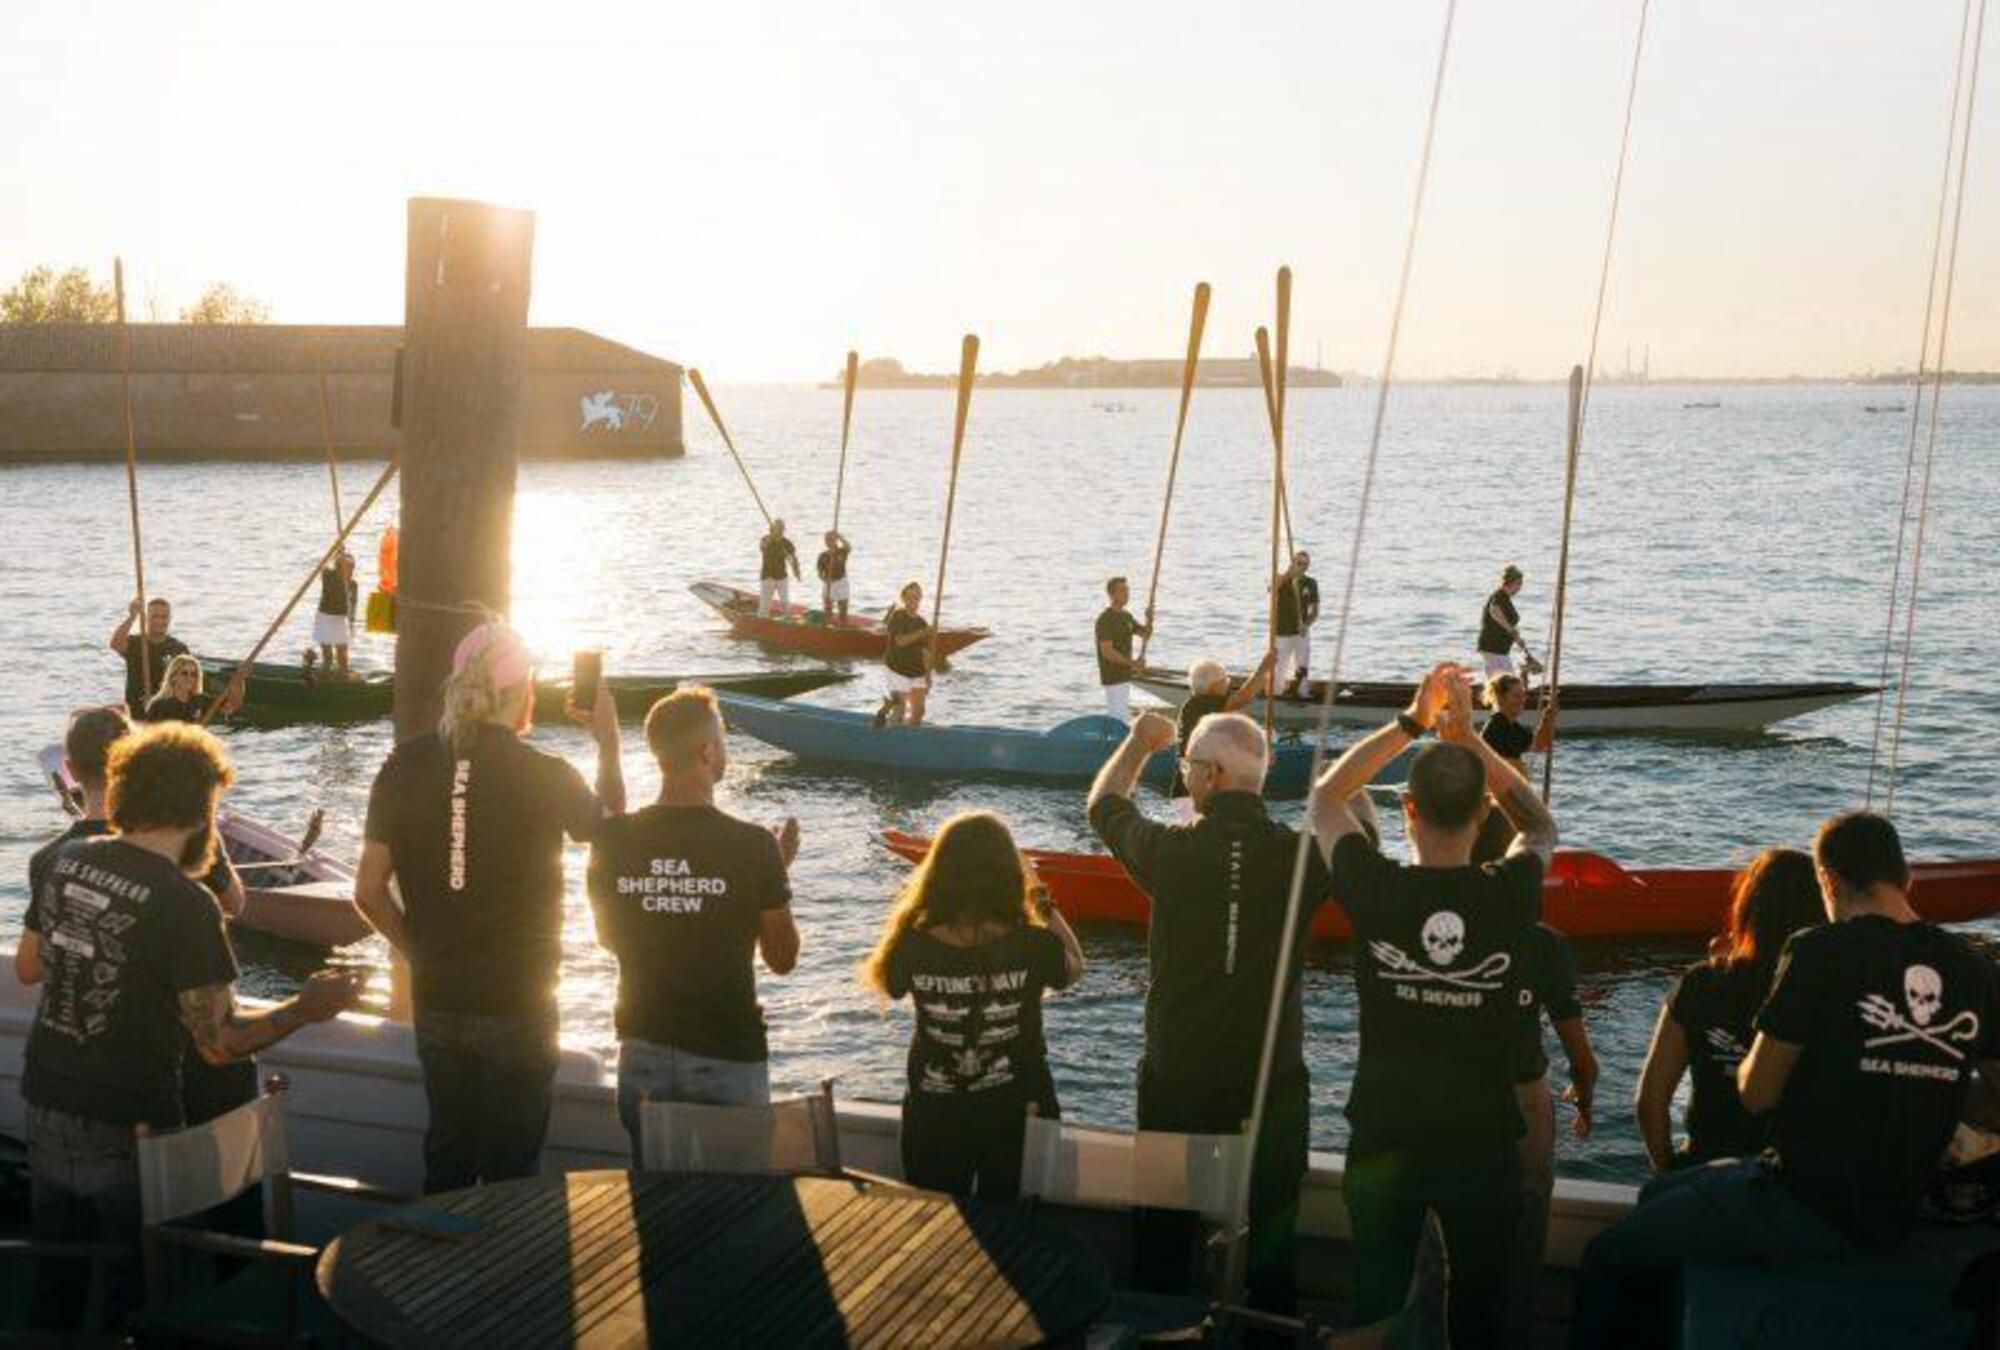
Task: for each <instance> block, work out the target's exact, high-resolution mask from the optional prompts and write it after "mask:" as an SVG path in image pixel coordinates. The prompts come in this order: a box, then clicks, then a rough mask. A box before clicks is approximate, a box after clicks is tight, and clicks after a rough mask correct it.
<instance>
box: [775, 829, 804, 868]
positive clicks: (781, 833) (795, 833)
mask: <svg viewBox="0 0 2000 1350" xmlns="http://www.w3.org/2000/svg"><path fill="white" fill-rule="evenodd" d="M771 836H772V837H773V838H774V839H776V840H777V841H778V860H779V861H780V862H782V863H784V864H785V866H786V867H790V866H791V865H792V859H794V858H796V857H798V856H799V818H798V817H797V816H786V817H785V818H784V820H783V821H782V822H781V823H779V824H777V825H773V826H772V827H771Z"/></svg>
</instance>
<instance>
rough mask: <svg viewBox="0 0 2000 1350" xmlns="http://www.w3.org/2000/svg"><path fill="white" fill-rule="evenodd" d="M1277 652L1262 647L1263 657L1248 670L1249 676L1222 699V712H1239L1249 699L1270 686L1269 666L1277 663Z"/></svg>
mask: <svg viewBox="0 0 2000 1350" xmlns="http://www.w3.org/2000/svg"><path fill="white" fill-rule="evenodd" d="M1277 659H1278V654H1277V653H1276V652H1275V651H1272V650H1271V649H1270V648H1269V647H1266V648H1265V649H1264V659H1263V660H1262V661H1259V662H1258V663H1257V668H1256V669H1255V670H1253V671H1251V672H1250V677H1249V678H1248V679H1246V680H1244V681H1243V683H1242V684H1240V685H1238V686H1237V687H1236V690H1235V692H1233V693H1232V694H1230V695H1229V697H1228V698H1226V699H1224V700H1223V701H1222V710H1223V711H1224V712H1241V711H1243V709H1244V708H1246V707H1248V706H1249V704H1250V702H1251V700H1253V699H1255V698H1256V697H1257V696H1258V695H1259V694H1261V693H1263V692H1264V691H1265V690H1266V689H1267V688H1269V687H1270V682H1271V667H1272V666H1273V665H1275V664H1276V663H1277Z"/></svg>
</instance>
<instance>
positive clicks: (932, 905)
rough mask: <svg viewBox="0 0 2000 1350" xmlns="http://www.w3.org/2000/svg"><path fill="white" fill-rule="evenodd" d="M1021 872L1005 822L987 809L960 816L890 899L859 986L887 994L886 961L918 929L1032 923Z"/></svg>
mask: <svg viewBox="0 0 2000 1350" xmlns="http://www.w3.org/2000/svg"><path fill="white" fill-rule="evenodd" d="M1028 875H1029V874H1028V868H1027V865H1026V864H1025V863H1024V862H1023V861H1022V860H1021V850H1020V848H1019V847H1017V846H1016V845H1015V843H1014V836H1013V834H1012V833H1010V832H1009V831H1008V829H1007V822H1006V821H1004V820H1002V819H1000V817H998V816H996V815H994V814H993V813H992V812H991V811H961V812H959V814H957V815H955V816H953V817H952V818H951V819H950V820H947V821H946V822H945V823H944V827H943V828H942V829H940V830H939V831H938V833H937V838H936V839H934V840H932V841H931V851H930V853H929V854H928V855H927V856H926V857H925V858H924V860H923V861H922V862H920V863H918V864H917V870H916V871H915V872H912V873H911V874H910V879H909V881H908V882H907V883H906V884H905V885H904V887H903V892H902V894H901V895H899V896H897V897H896V907H895V908H894V909H892V910H890V911H889V919H888V922H887V923H886V924H884V925H883V929H882V940H881V942H879V943H877V944H876V947H875V950H874V951H873V952H871V953H869V955H868V958H867V959H866V960H865V961H863V962H862V963H861V982H862V983H863V984H865V985H867V986H868V987H869V988H870V989H873V990H875V991H876V992H877V993H879V994H882V995H884V996H885V997H886V996H887V995H888V993H889V963H890V961H891V960H892V959H893V958H894V957H895V954H896V948H897V947H899V946H901V945H902V942H903V939H904V938H906V937H908V936H909V935H910V933H912V932H914V931H915V930H917V929H920V928H937V927H941V926H943V925H945V924H981V923H992V924H1000V925H1003V926H1005V927H1009V928H1013V927H1018V926H1020V925H1022V924H1030V923H1035V922H1038V920H1037V919H1036V918H1035V913H1034V907H1033V906H1032V905H1031V904H1030V903H1029V900H1028Z"/></svg>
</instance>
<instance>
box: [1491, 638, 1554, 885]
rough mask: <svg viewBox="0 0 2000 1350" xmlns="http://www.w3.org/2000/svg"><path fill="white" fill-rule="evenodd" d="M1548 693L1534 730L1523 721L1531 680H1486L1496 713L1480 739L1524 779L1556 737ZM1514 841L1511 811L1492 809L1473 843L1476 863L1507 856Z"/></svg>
mask: <svg viewBox="0 0 2000 1350" xmlns="http://www.w3.org/2000/svg"><path fill="white" fill-rule="evenodd" d="M1547 693H1548V696H1547V700H1546V703H1545V705H1544V707H1543V709H1542V716H1541V720H1540V721H1539V722H1537V723H1536V725H1535V729H1534V730H1533V731H1530V730H1528V728H1527V727H1526V725H1524V724H1523V723H1522V721H1521V718H1522V716H1523V715H1524V714H1525V713H1526V712H1527V710H1528V685H1527V682H1526V681H1525V680H1523V679H1522V678H1521V677H1520V676H1519V675H1495V676H1493V677H1492V678H1491V679H1489V680H1487V681H1486V692H1485V695H1484V700H1485V703H1486V706H1487V707H1488V708H1490V709H1492V715H1491V716H1490V717H1488V718H1487V719H1486V725H1485V726H1484V727H1482V728H1481V729H1480V732H1479V738H1480V739H1481V740H1483V741H1485V742H1486V743H1487V744H1488V745H1490V746H1492V747H1493V753H1494V754H1496V755H1498V756H1500V758H1502V759H1504V760H1506V761H1507V764H1508V766H1509V767H1510V768H1512V769H1513V770H1514V771H1515V772H1516V773H1518V774H1520V775H1521V776H1522V777H1523V778H1528V777H1529V772H1528V760H1527V757H1528V755H1529V754H1530V753H1534V754H1543V755H1545V754H1547V753H1548V750H1549V745H1550V744H1551V742H1553V741H1554V739H1555V734H1556V711H1555V695H1554V692H1553V691H1547ZM1530 781H1533V780H1532V779H1530ZM1513 842H1514V826H1513V825H1512V824H1511V823H1510V822H1509V821H1508V819H1507V813H1506V812H1504V811H1501V810H1499V809H1497V808H1489V809H1488V810H1487V812H1486V819H1485V821H1484V822H1483V823H1482V824H1481V825H1480V827H1479V838H1478V839H1476V840H1474V841H1473V844H1472V863H1473V866H1475V867H1477V866H1479V865H1480V864H1482V863H1489V862H1493V861H1496V860H1497V859H1499V858H1503V857H1505V856H1506V854H1507V846H1508V845H1509V844H1511V843H1513Z"/></svg>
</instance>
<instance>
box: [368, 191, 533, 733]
mask: <svg viewBox="0 0 2000 1350" xmlns="http://www.w3.org/2000/svg"><path fill="white" fill-rule="evenodd" d="M534 235H535V218H534V216H533V215H532V214H531V213H529V212H527V211H516V210H510V209H508V208H505V207H498V206H490V205H487V204H486V203H483V202H467V201H451V200H447V199H443V198H436V197H417V198H412V199H411V201H410V223H409V254H408V265H409V270H408V273H407V276H406V278H405V284H404V309H403V323H404V346H403V355H402V370H401V373H400V382H399V386H398V392H399V402H400V409H401V425H402V429H403V456H402V528H401V533H402V557H401V568H400V572H401V576H400V583H399V592H398V605H397V615H396V630H397V637H396V738H397V739H398V740H404V739H407V738H408V737H411V736H415V735H421V734H422V733H423V732H425V731H428V730H430V729H431V728H432V727H434V726H435V725H436V724H437V717H438V688H439V686H440V685H441V684H442V683H443V681H444V677H445V676H446V675H447V674H448V673H449V672H450V669H451V655H452V651H453V649H454V648H455V647H456V646H457V645H458V642H459V639H460V638H462V637H463V636H464V635H465V633H466V631H467V630H468V629H470V628H472V627H473V626H474V625H475V624H477V623H478V622H479V621H480V616H479V613H478V609H477V607H478V606H485V607H487V608H489V609H491V610H493V611H495V612H496V613H500V614H505V613H506V612H507V607H508V601H509V595H510V585H509V570H510V569H509V565H508V552H509V549H510V548H511V547H512V543H513V517H514V471H515V463H516V420H517V414H518V411H519V407H520V395H521V357H522V348H523V345H524V342H523V338H524V333H525V331H526V325H527V319H528V291H529V278H530V275H531V272H532V270H533V258H534Z"/></svg>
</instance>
